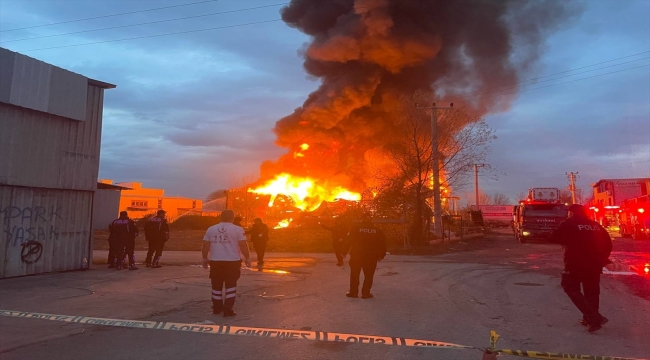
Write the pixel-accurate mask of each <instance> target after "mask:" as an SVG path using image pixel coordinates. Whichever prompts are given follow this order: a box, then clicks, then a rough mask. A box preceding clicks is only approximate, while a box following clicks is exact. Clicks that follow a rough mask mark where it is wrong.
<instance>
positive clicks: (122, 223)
mask: <svg viewBox="0 0 650 360" xmlns="http://www.w3.org/2000/svg"><path fill="white" fill-rule="evenodd" d="M108 230H109V231H110V235H109V239H110V240H117V241H131V240H135V238H136V237H137V236H138V227H137V225H135V222H134V221H133V220H131V219H129V218H119V219H116V220H113V222H112V223H111V224H110V225H109V226H108Z"/></svg>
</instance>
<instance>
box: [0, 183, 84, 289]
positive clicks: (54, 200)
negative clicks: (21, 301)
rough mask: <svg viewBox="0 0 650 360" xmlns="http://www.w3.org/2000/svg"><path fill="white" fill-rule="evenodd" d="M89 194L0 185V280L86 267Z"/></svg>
mask: <svg viewBox="0 0 650 360" xmlns="http://www.w3.org/2000/svg"><path fill="white" fill-rule="evenodd" d="M92 203H93V192H90V191H75V190H58V189H39V188H30V187H19V186H3V185H0V231H1V235H0V239H1V240H2V241H1V242H0V278H5V277H14V276H23V275H31V274H39V273H46V272H53V271H66V270H78V269H84V268H88V264H89V262H90V259H91V248H90V246H91V240H92V237H91V235H92V232H91V231H92V229H91V216H92V214H91V211H92Z"/></svg>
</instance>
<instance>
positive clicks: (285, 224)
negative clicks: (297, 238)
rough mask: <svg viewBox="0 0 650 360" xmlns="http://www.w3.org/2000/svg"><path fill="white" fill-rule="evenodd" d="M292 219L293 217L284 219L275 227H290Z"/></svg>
mask: <svg viewBox="0 0 650 360" xmlns="http://www.w3.org/2000/svg"><path fill="white" fill-rule="evenodd" d="M292 221H293V219H284V220H282V221H280V222H279V223H278V224H277V225H275V227H274V229H283V228H286V227H289V224H291V222H292Z"/></svg>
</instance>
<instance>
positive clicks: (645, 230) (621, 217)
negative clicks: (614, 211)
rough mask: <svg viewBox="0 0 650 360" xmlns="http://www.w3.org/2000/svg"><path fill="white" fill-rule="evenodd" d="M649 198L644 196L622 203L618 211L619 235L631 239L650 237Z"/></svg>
mask: <svg viewBox="0 0 650 360" xmlns="http://www.w3.org/2000/svg"><path fill="white" fill-rule="evenodd" d="M649 198H650V196H648V195H645V196H641V197H637V198H632V199H627V200H625V201H623V203H622V204H621V207H620V209H618V221H619V233H620V234H621V236H631V237H632V238H633V239H636V240H640V239H648V238H649V236H650V214H649V212H650V199H649Z"/></svg>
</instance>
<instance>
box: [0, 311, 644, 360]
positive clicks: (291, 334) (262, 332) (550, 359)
mask: <svg viewBox="0 0 650 360" xmlns="http://www.w3.org/2000/svg"><path fill="white" fill-rule="evenodd" d="M0 316H5V317H12V318H27V319H41V320H50V321H61V322H67V323H77V324H86V325H102V326H114V327H126V328H137V329H152V330H171V331H183V332H194V333H201V334H213V335H239V336H253V337H266V338H281V339H294V340H309V341H323V342H343V343H356V344H378V345H392V346H407V347H431V348H446V349H478V350H483V349H480V348H478V347H475V346H467V345H460V344H453V343H448V342H441V341H433V340H418V339H408V338H401V337H393V336H374V335H361V334H344V333H334V332H327V331H311V330H309V331H304V330H289V329H273V328H257V327H245V326H231V325H217V324H215V325H202V324H187V323H173V322H165V321H138V320H123V319H106V318H96V317H87V316H71V315H55V314H43V313H35V312H26V311H13V310H0ZM498 340H499V334H497V333H496V331H494V330H492V331H490V345H491V346H490V348H488V349H485V351H484V358H487V357H486V356H490V357H489V358H490V359H491V358H492V357H491V356H492V355H493V356H494V358H496V354H499V353H502V354H507V355H514V356H521V357H528V358H534V359H547V360H563V359H579V360H650V359H638V358H626V357H617V356H594V355H577V354H565V353H551V352H543V351H531V350H511V349H497V348H496V343H497V341H498Z"/></svg>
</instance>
